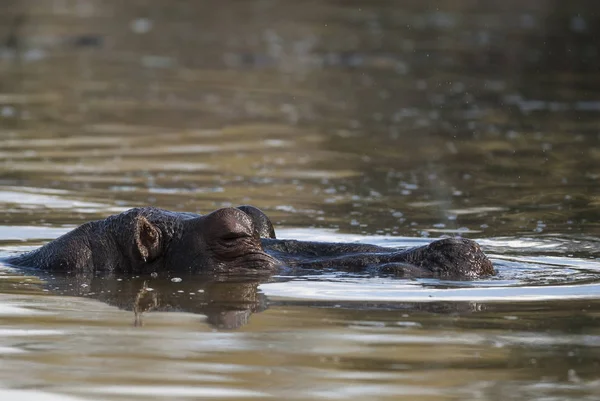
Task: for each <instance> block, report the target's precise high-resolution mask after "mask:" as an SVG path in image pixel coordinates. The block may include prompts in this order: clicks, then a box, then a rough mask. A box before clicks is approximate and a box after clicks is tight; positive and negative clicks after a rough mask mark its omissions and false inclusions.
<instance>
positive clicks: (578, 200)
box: [0, 0, 600, 401]
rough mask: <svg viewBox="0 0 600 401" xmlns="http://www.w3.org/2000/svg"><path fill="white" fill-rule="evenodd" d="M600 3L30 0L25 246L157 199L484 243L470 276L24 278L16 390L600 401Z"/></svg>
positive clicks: (10, 10) (2, 16) (24, 52)
mask: <svg viewBox="0 0 600 401" xmlns="http://www.w3.org/2000/svg"><path fill="white" fill-rule="evenodd" d="M598 27H600V18H599V11H598V6H597V4H596V2H594V1H572V2H565V1H560V0H545V1H544V0H532V1H526V2H525V1H512V0H509V1H502V2H500V1H487V2H476V1H466V0H464V1H450V0H446V1H444V0H439V1H402V2H399V1H375V2H358V1H333V0H331V1H325V0H323V1H303V2H293V1H269V0H263V1H258V0H249V1H227V2H223V1H221V2H219V1H203V2H194V1H184V0H181V1H177V2H161V1H136V2H122V1H117V0H112V1H94V0H78V1H62V0H52V1H42V0H38V1H35V0H29V1H4V2H2V4H0V163H1V164H0V203H1V205H2V215H1V216H2V217H1V219H2V221H1V222H0V224H1V225H0V256H6V255H9V254H14V253H18V252H23V251H26V250H29V249H32V248H34V247H36V246H39V245H40V244H42V243H45V242H47V241H49V240H51V239H53V238H56V237H57V236H59V235H60V234H62V233H64V232H66V231H68V230H69V229H71V228H73V227H75V226H76V225H78V224H81V223H83V222H86V221H89V220H93V219H98V218H102V217H105V216H107V215H110V214H113V213H118V212H120V211H122V210H126V209H128V208H131V207H135V206H144V205H153V206H158V207H162V208H166V209H172V210H182V211H192V212H200V213H204V212H208V211H212V210H214V209H216V208H219V207H223V206H230V205H237V204H253V205H256V206H258V207H260V208H262V209H263V210H264V211H265V212H266V213H267V214H268V215H269V216H271V218H272V220H273V222H274V223H275V225H276V229H277V232H278V235H279V236H280V237H285V238H299V239H312V240H314V239H316V240H324V241H337V240H339V241H361V242H368V243H376V244H381V245H389V246H399V247H403V246H413V245H417V244H423V243H427V242H428V241H430V240H431V239H432V238H438V237H440V236H443V235H462V236H465V237H469V238H474V239H477V240H478V241H480V242H481V243H482V245H483V246H484V248H485V250H486V252H488V254H489V255H490V256H491V258H492V259H493V261H494V263H495V265H496V266H497V268H498V272H499V274H498V276H497V277H494V278H491V279H485V280H476V281H469V282H458V281H440V280H432V279H423V280H403V279H394V278H389V277H374V276H367V275H361V274H342V273H335V272H330V271H329V272H324V273H319V272H315V273H314V274H309V275H306V274H305V275H302V276H283V275H279V276H275V277H273V278H271V279H270V280H266V281H256V280H253V279H252V278H243V277H241V278H236V279H235V280H216V279H214V278H210V277H200V276H186V275H182V274H177V273H170V272H164V274H161V275H159V276H157V277H128V276H124V277H93V276H86V275H73V276H66V277H64V276H58V275H52V274H47V273H42V272H39V271H35V270H28V271H23V270H15V269H12V268H10V267H8V266H1V265H0V399H2V400H17V399H18V400H58V401H68V400H147V399H180V400H188V399H231V400H233V399H236V400H238V399H249V398H255V399H256V398H258V399H263V398H273V399H298V400H314V399H352V400H384V399H390V400H392V399H394V400H397V399H405V400H596V399H598V397H599V396H600V365H599V361H600V359H599V358H600V352H599V351H598V350H599V349H600V325H599V318H600V264H599V263H598V259H597V258H598V252H599V247H600V243H599V238H600V225H599V223H598V221H600V219H599V218H600V190H599V186H598V183H599V179H600V148H599V146H598V145H599V143H600V80H599V75H598V65H600V49H599V48H598V41H597V38H598V35H599V34H600V31H599V30H598V29H599V28H598Z"/></svg>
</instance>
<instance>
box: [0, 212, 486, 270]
mask: <svg viewBox="0 0 600 401" xmlns="http://www.w3.org/2000/svg"><path fill="white" fill-rule="evenodd" d="M7 261H8V263H10V264H12V265H16V266H25V267H36V268H40V269H44V270H51V271H86V272H94V273H96V272H131V273H149V272H154V271H166V270H171V271H188V272H199V273H201V272H215V273H236V274H237V273H243V274H249V273H265V274H269V273H273V272H275V271H276V270H277V269H278V268H280V267H283V266H285V267H291V268H306V269H323V268H336V269H343V270H352V271H365V270H366V271H373V272H377V273H385V274H395V275H409V276H419V277H423V276H438V277H452V278H476V277H484V276H489V275H492V274H494V269H493V267H492V264H491V262H490V261H489V259H488V258H487V257H486V256H485V254H484V253H483V251H482V250H481V248H480V247H479V245H478V244H477V243H476V242H474V241H471V240H468V239H460V238H446V239H441V240H437V241H434V242H432V243H431V244H429V245H425V246H420V247H416V248H411V249H406V250H400V249H395V248H385V247H379V246H375V245H368V244H344V243H324V242H310V241H295V240H280V239H276V238H275V230H274V229H273V225H272V224H271V221H270V220H269V219H268V217H267V216H266V215H265V214H264V213H263V212H262V211H260V210H259V209H257V208H255V207H253V206H240V207H239V208H224V209H219V210H216V211H215V212H213V213H210V214H208V215H204V216H201V215H197V214H193V213H181V212H171V211H167V210H163V209H158V208H153V207H146V208H136V209H131V210H128V211H126V212H123V213H121V214H118V215H114V216H110V217H108V218H106V219H104V220H98V221H93V222H89V223H86V224H83V225H82V226H79V227H77V228H76V229H74V230H73V231H70V232H69V233H67V234H65V235H63V236H61V237H59V238H57V239H55V240H54V241H51V242H49V243H48V244H46V245H44V246H42V247H41V248H39V249H37V250H34V251H32V252H29V253H26V254H23V255H19V256H16V257H12V258H9V259H8V260H7Z"/></svg>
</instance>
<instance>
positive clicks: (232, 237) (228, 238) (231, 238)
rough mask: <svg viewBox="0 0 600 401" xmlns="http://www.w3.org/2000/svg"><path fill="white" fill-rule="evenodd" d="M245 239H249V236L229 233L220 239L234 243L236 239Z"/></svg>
mask: <svg viewBox="0 0 600 401" xmlns="http://www.w3.org/2000/svg"><path fill="white" fill-rule="evenodd" d="M247 237H249V235H248V234H247V233H240V232H237V233H236V232H229V233H227V234H224V235H223V236H221V239H223V240H225V241H234V240H236V239H240V238H247Z"/></svg>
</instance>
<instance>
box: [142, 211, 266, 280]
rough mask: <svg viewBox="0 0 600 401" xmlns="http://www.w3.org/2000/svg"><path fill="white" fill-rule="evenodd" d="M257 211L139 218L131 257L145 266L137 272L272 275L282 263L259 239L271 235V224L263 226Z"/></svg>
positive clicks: (170, 213)
mask: <svg viewBox="0 0 600 401" xmlns="http://www.w3.org/2000/svg"><path fill="white" fill-rule="evenodd" d="M253 209H256V208H253ZM253 209H249V211H250V212H246V211H242V210H240V209H236V208H223V209H218V210H216V211H214V212H212V213H210V214H207V215H205V216H194V217H191V216H190V215H188V214H177V213H172V212H167V211H160V212H158V213H151V214H148V215H146V216H144V214H143V213H142V214H139V215H137V216H135V223H134V233H133V235H132V236H131V242H130V244H131V249H132V251H133V252H132V254H131V255H130V257H131V258H133V259H137V262H138V263H139V264H141V266H140V267H141V269H136V270H147V269H148V268H152V267H154V266H155V265H157V264H158V265H161V267H162V266H164V267H165V268H167V269H169V270H180V271H211V272H228V273H236V272H248V271H249V270H250V271H258V272H270V271H272V270H273V269H275V268H276V267H277V266H278V262H277V261H276V260H275V259H273V258H272V257H271V256H269V255H268V254H266V253H265V252H264V250H263V247H262V245H261V241H260V237H261V233H265V232H267V233H268V231H269V229H268V227H266V226H268V225H270V224H271V223H270V221H268V219H267V220H266V221H267V222H268V224H266V223H265V222H264V221H262V220H261V219H260V217H261V215H263V216H264V214H263V213H262V212H260V211H259V210H258V209H256V211H258V212H256V211H255V210H253ZM153 212H157V209H154V210H153ZM259 212H260V213H259ZM252 213H255V214H254V215H253V214H252ZM265 217H266V216H265ZM169 222H171V224H169ZM271 230H272V226H271ZM273 235H274V232H273Z"/></svg>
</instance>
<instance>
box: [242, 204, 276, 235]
mask: <svg viewBox="0 0 600 401" xmlns="http://www.w3.org/2000/svg"><path fill="white" fill-rule="evenodd" d="M237 208H238V209H240V210H241V211H242V212H244V213H246V214H247V215H248V216H250V218H251V219H252V222H253V223H254V227H255V228H256V230H257V231H258V234H259V235H260V237H261V238H275V229H274V228H273V224H272V223H271V220H269V218H268V217H267V215H266V214H264V212H263V211H262V210H260V209H259V208H257V207H254V206H250V205H242V206H238V207H237Z"/></svg>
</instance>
